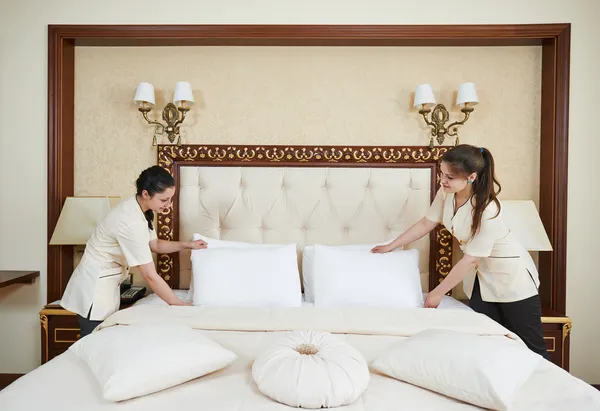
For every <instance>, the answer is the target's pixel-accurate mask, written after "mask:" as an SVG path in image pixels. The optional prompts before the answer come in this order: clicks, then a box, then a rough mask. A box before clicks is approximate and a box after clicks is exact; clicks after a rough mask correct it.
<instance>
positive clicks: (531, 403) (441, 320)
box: [0, 299, 600, 411]
mask: <svg viewBox="0 0 600 411" xmlns="http://www.w3.org/2000/svg"><path fill="white" fill-rule="evenodd" d="M144 302H145V303H148V302H150V303H149V304H144V303H141V304H139V305H137V306H135V307H132V308H129V309H127V310H122V311H120V312H117V313H115V314H114V315H113V316H112V317H110V318H109V319H107V321H106V322H105V323H104V324H103V326H112V327H126V326H127V325H129V324H142V323H156V322H179V323H185V324H187V325H189V326H190V327H193V328H196V329H199V330H202V332H204V333H206V335H207V336H209V337H210V338H212V339H214V340H215V341H217V342H218V343H220V344H221V345H223V346H224V347H226V348H228V349H230V350H233V351H234V352H236V353H237V354H238V359H237V361H236V362H234V363H233V364H232V365H230V366H229V367H227V368H225V369H223V370H221V371H218V372H215V373H213V374H210V375H207V376H204V377H201V378H198V379H195V380H193V381H190V382H187V383H185V384H182V385H179V386H177V387H173V388H169V389H166V390H164V391H161V392H158V393H155V394H151V395H147V396H144V397H140V398H137V399H133V400H129V401H125V402H121V403H112V402H108V401H105V400H103V399H102V397H101V393H100V391H99V388H98V386H97V383H96V381H95V379H94V377H93V375H92V374H91V373H90V371H89V369H88V367H87V364H86V363H84V362H82V361H81V360H79V359H78V357H76V356H75V354H73V353H72V352H71V351H67V352H66V353H64V354H62V355H60V356H58V357H56V358H54V359H53V360H51V361H49V362H48V363H46V364H44V365H43V366H41V367H39V368H37V369H35V370H34V371H32V372H30V373H29V374H27V375H25V376H23V377H22V378H20V379H19V380H17V381H16V382H15V383H13V384H12V385H10V386H9V387H7V388H6V389H4V390H3V391H1V392H0V410H2V411H21V410H23V411H32V410H51V411H52V410H56V411H59V410H60V411H81V410H85V411H110V410H121V411H137V410H140V411H141V410H144V411H164V410H210V411H280V410H281V411H283V410H289V409H290V408H289V407H287V406H284V405H282V404H279V403H277V402H274V401H273V400H271V399H270V398H268V397H266V396H264V395H263V394H261V393H260V392H259V391H258V389H257V386H256V384H255V383H254V381H253V379H252V375H251V366H252V363H253V360H254V359H255V358H256V357H257V355H258V354H259V353H260V352H261V350H262V349H264V347H265V346H266V345H267V344H268V343H269V342H271V341H273V339H275V338H277V337H278V336H280V335H281V333H282V332H284V331H286V330H289V329H298V328H304V327H314V328H315V329H329V330H330V331H331V332H334V333H338V334H340V335H341V336H342V338H345V339H346V341H348V342H349V343H350V344H352V345H353V346H354V347H355V348H357V349H358V350H359V351H360V352H361V353H362V354H363V355H364V357H365V359H366V360H367V361H368V362H369V363H370V362H371V361H372V360H373V359H374V358H375V356H376V355H377V354H378V353H379V352H381V351H382V350H384V349H386V348H388V347H390V345H392V344H394V343H395V342H397V341H400V340H402V339H404V338H407V337H408V336H410V335H413V334H414V333H416V332H419V331H421V330H423V329H426V328H440V327H442V328H449V329H454V330H459V331H462V332H469V333H475V334H477V335H479V336H480V338H496V339H502V340H504V341H506V343H507V344H515V341H514V340H511V339H509V338H508V337H507V336H506V333H505V331H506V329H504V328H503V327H501V326H500V325H498V324H496V323H495V322H493V321H492V320H490V319H488V318H487V317H485V316H483V315H481V314H477V313H475V312H473V311H471V310H464V309H458V310H432V309H424V308H421V309H412V310H410V309H404V310H402V309H400V310H391V309H390V310H385V309H382V310H366V309H364V310H362V309H361V310H344V309H339V310H319V309H316V308H314V307H307V308H295V309H268V308H263V309H261V308H252V309H238V310H235V309H233V310H232V309H218V308H206V307H166V306H163V305H162V304H160V303H159V304H152V303H151V302H152V299H147V300H145V301H144ZM100 332H101V331H100ZM123 350H129V351H131V353H132V355H131V367H135V366H136V364H138V363H139V362H142V361H151V360H152V359H151V358H139V357H136V356H135V347H123ZM173 355H177V353H176V351H175V350H174V352H173ZM339 409H340V410H344V411H386V410H390V411H391V410H394V411H396V410H399V409H405V410H447V411H453V410H473V409H479V408H477V407H475V406H472V405H469V404H465V403H462V402H459V401H456V400H453V399H450V398H448V397H445V396H442V395H440V394H437V393H435V392H431V391H428V390H424V389H421V388H418V387H416V386H412V385H410V384H407V383H403V382H401V381H398V380H395V379H393V378H390V377H386V376H383V375H380V374H377V373H373V375H372V379H371V382H370V384H369V386H368V388H367V390H366V391H365V392H364V393H363V395H362V396H361V397H360V398H359V399H358V400H357V401H356V402H354V403H353V404H351V405H349V406H346V407H341V408H339ZM599 409H600V392H598V391H597V390H595V389H594V388H593V387H591V386H590V385H588V384H586V383H585V382H583V381H581V380H579V379H577V378H575V377H573V376H571V375H570V374H569V373H567V372H566V371H564V370H562V369H561V368H559V367H557V366H556V365H554V364H552V363H550V362H548V361H541V362H540V365H539V367H538V369H537V370H536V371H535V373H534V374H533V376H532V377H531V378H530V379H529V380H528V382H526V384H525V386H524V387H523V388H522V390H521V391H520V392H519V395H518V398H517V401H516V403H515V404H514V407H513V408H512V410H516V411H521V410H522V411H532V410H544V411H548V410H565V411H567V410H568V411H572V410H586V411H592V410H599Z"/></svg>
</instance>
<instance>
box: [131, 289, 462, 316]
mask: <svg viewBox="0 0 600 411" xmlns="http://www.w3.org/2000/svg"><path fill="white" fill-rule="evenodd" d="M173 292H174V293H175V295H176V296H177V297H179V299H181V301H186V302H191V296H190V295H189V293H188V290H173ZM428 294H429V293H423V301H425V299H426V298H427V295H428ZM143 304H149V305H167V303H165V302H164V301H163V300H162V299H161V298H160V297H159V296H157V295H156V294H154V293H152V294H148V295H147V296H145V297H144V298H142V299H140V300H138V301H136V303H135V304H134V305H143ZM312 306H314V302H308V301H306V299H305V298H304V296H302V307H312ZM438 309H440V310H466V311H473V310H472V308H471V307H469V306H468V305H466V304H464V303H462V302H460V301H459V300H457V299H456V298H453V297H450V296H448V295H445V296H444V298H442V301H441V303H440V305H439V306H438Z"/></svg>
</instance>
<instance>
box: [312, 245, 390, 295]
mask: <svg viewBox="0 0 600 411" xmlns="http://www.w3.org/2000/svg"><path fill="white" fill-rule="evenodd" d="M392 241H394V240H393V239H392V240H389V241H386V242H384V243H377V244H346V245H336V246H329V247H335V248H339V249H341V250H367V251H368V250H371V249H372V248H373V247H375V246H378V245H383V244H388V243H391V242H392ZM315 245H319V244H315ZM315 245H307V246H304V247H303V248H302V287H303V288H304V300H305V301H306V302H314V301H315V295H314V291H313V289H314V274H313V273H314V262H315Z"/></svg>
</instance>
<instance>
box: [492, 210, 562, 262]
mask: <svg viewBox="0 0 600 411" xmlns="http://www.w3.org/2000/svg"><path fill="white" fill-rule="evenodd" d="M500 203H501V204H502V214H503V216H504V222H505V223H506V225H507V226H508V228H509V229H510V230H511V232H512V233H513V234H514V236H515V237H516V238H517V240H518V241H519V243H520V244H521V245H523V246H524V247H525V248H526V249H527V250H529V251H552V244H550V239H549V238H548V235H547V234H546V230H545V228H544V225H543V224H542V220H541V218H540V215H539V214H538V211H537V209H536V207H535V204H534V203H533V201H531V200H510V201H501V202H500Z"/></svg>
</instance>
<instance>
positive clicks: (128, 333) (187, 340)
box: [69, 325, 237, 401]
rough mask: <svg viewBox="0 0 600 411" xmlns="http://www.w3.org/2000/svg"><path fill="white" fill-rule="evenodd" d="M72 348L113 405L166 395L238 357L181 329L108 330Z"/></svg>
mask: <svg viewBox="0 0 600 411" xmlns="http://www.w3.org/2000/svg"><path fill="white" fill-rule="evenodd" d="M69 350H71V351H72V352H73V353H75V355H77V356H78V357H79V358H81V359H82V360H83V361H84V362H85V363H86V364H87V365H88V366H89V368H90V370H91V371H92V374H93V375H94V377H95V378H96V380H97V381H98V384H99V385H100V390H101V391H102V397H103V398H104V399H105V400H108V401H123V400H128V399H131V398H136V397H141V396H144V395H147V394H151V393H154V392H157V391H161V390H164V389H166V388H169V387H173V386H176V385H179V384H182V383H184V382H186V381H190V380H192V379H194V378H198V377H201V376H203V375H206V374H209V373H211V372H213V371H217V370H220V369H222V368H225V367H226V366H228V365H229V364H231V363H232V362H233V361H235V360H236V358H237V355H236V354H235V353H234V352H232V351H229V350H227V349H226V348H224V347H222V346H221V345H219V344H218V343H217V342H215V341H213V340H211V339H210V338H208V337H206V336H205V335H204V334H202V333H201V332H200V331H197V330H194V329H192V328H190V327H186V326H182V325H128V326H115V327H110V328H105V329H103V330H100V331H96V332H93V333H92V334H90V335H88V336H86V337H84V338H82V339H80V340H78V341H77V342H76V343H75V344H73V345H71V346H70V347H69ZM132 350H133V351H134V355H133V356H132Z"/></svg>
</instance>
